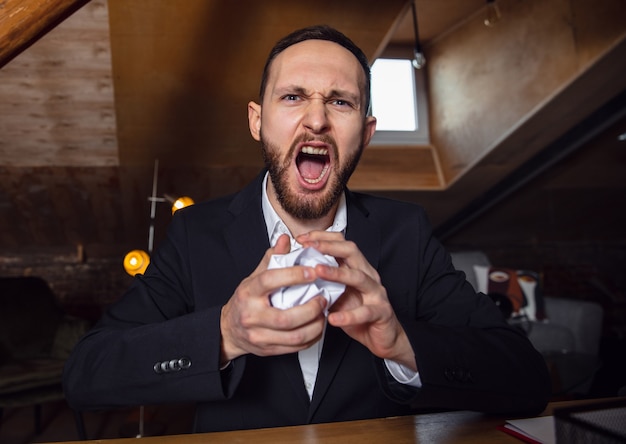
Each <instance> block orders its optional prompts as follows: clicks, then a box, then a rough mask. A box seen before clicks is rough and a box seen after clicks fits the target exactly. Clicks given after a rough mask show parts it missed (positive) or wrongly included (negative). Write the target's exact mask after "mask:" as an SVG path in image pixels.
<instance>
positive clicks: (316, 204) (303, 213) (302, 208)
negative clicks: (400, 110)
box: [261, 133, 364, 220]
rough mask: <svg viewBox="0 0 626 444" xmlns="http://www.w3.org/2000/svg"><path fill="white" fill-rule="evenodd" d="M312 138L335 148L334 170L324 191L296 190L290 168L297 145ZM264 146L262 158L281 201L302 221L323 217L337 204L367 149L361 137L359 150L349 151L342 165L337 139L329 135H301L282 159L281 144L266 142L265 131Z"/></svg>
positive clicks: (288, 211)
mask: <svg viewBox="0 0 626 444" xmlns="http://www.w3.org/2000/svg"><path fill="white" fill-rule="evenodd" d="M311 140H319V141H322V142H324V143H326V144H328V145H330V146H332V147H333V149H332V150H331V153H332V155H333V156H334V158H333V162H332V165H333V166H334V167H335V169H334V170H331V171H329V173H328V174H330V177H329V178H328V183H327V184H326V187H325V188H324V189H323V190H321V191H316V192H309V193H296V192H295V191H294V188H293V187H292V186H290V183H289V174H288V173H289V168H290V167H291V165H292V159H293V158H294V154H295V150H296V149H297V146H298V145H299V144H300V143H302V142H306V141H311ZM261 147H262V153H263V160H264V162H265V166H266V168H267V170H268V171H269V174H270V180H271V181H272V184H273V185H274V189H275V190H276V198H277V200H278V203H279V204H280V206H281V207H282V208H283V209H284V210H285V211H286V212H287V213H288V214H289V215H290V216H292V217H294V218H296V219H299V220H315V219H320V218H322V217H324V216H326V215H327V214H328V213H329V212H330V211H331V210H332V209H333V208H334V207H335V205H336V204H337V202H339V198H340V197H341V193H343V191H344V190H345V188H346V185H347V184H348V180H349V179H350V176H352V173H353V172H354V169H355V168H356V166H357V165H358V163H359V160H360V158H361V153H362V152H363V148H364V146H363V140H361V141H360V142H359V147H358V149H357V150H356V151H355V152H354V153H352V154H350V155H349V156H348V157H347V158H346V159H345V162H344V163H343V164H340V162H339V156H338V152H337V149H336V144H335V141H334V140H333V139H332V137H330V136H320V137H317V138H315V139H314V138H313V137H311V136H307V135H304V136H301V137H299V138H298V139H297V140H295V141H294V143H293V144H292V145H291V147H290V148H289V151H288V152H287V155H286V156H285V157H284V158H283V159H281V157H280V150H279V149H278V147H276V146H275V145H273V144H272V143H271V142H269V141H267V140H266V139H265V138H264V137H263V134H262V133H261Z"/></svg>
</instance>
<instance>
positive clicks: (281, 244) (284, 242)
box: [272, 234, 291, 254]
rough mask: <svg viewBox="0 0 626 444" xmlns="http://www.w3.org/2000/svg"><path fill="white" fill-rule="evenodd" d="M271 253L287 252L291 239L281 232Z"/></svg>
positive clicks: (289, 248)
mask: <svg viewBox="0 0 626 444" xmlns="http://www.w3.org/2000/svg"><path fill="white" fill-rule="evenodd" d="M272 250H273V254H287V253H289V252H290V251H291V240H290V239H289V236H288V235H286V234H281V235H280V237H279V238H278V240H277V241H276V245H274V248H273V249H272Z"/></svg>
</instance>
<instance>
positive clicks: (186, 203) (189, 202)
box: [172, 196, 194, 214]
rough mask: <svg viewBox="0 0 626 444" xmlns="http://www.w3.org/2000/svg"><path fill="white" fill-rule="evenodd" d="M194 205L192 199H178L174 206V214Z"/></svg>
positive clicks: (184, 197)
mask: <svg viewBox="0 0 626 444" xmlns="http://www.w3.org/2000/svg"><path fill="white" fill-rule="evenodd" d="M193 204H194V202H193V199H192V198H191V197H187V196H182V197H179V198H178V199H176V201H174V204H173V205H172V214H174V213H175V212H176V211H178V210H180V209H181V208H185V207H188V206H190V205H193Z"/></svg>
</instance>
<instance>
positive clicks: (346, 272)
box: [315, 264, 380, 294]
mask: <svg viewBox="0 0 626 444" xmlns="http://www.w3.org/2000/svg"><path fill="white" fill-rule="evenodd" d="M362 268H365V270H363V269H362ZM362 268H356V267H355V268H353V267H332V266H329V265H321V264H320V265H316V266H315V275H316V276H317V277H319V278H321V279H324V280H327V281H331V282H338V283H340V284H344V285H346V286H347V287H352V288H354V289H356V290H357V291H358V292H360V293H363V294H368V293H374V292H377V290H378V289H379V288H380V278H379V277H378V273H377V272H376V270H374V269H373V268H372V267H371V266H370V265H369V264H365V265H363V266H362Z"/></svg>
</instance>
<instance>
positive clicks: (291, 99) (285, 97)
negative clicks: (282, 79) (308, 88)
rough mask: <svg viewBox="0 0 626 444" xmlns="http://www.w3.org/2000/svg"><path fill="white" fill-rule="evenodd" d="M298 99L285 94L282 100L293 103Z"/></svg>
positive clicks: (292, 95) (295, 96)
mask: <svg viewBox="0 0 626 444" xmlns="http://www.w3.org/2000/svg"><path fill="white" fill-rule="evenodd" d="M298 99H299V97H298V96H297V95H296V94H286V95H285V96H283V100H287V101H290V102H295V101H296V100H298Z"/></svg>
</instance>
